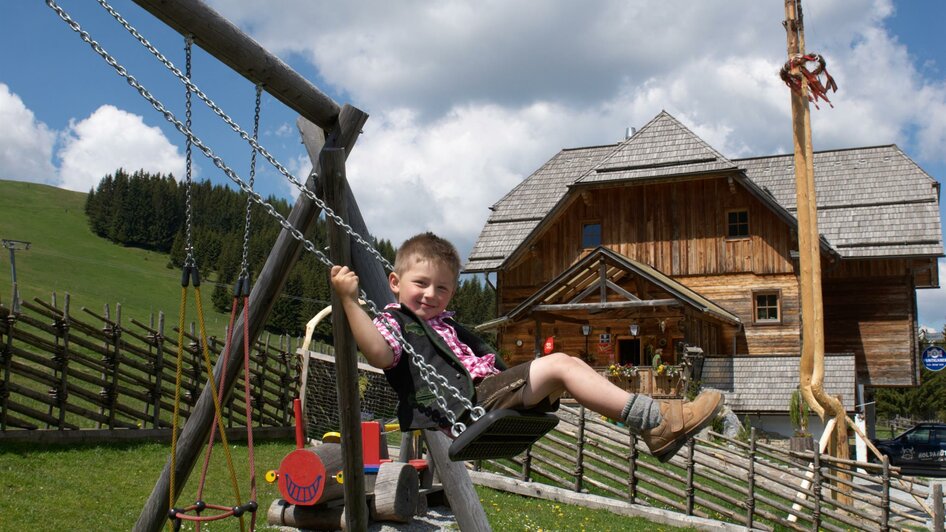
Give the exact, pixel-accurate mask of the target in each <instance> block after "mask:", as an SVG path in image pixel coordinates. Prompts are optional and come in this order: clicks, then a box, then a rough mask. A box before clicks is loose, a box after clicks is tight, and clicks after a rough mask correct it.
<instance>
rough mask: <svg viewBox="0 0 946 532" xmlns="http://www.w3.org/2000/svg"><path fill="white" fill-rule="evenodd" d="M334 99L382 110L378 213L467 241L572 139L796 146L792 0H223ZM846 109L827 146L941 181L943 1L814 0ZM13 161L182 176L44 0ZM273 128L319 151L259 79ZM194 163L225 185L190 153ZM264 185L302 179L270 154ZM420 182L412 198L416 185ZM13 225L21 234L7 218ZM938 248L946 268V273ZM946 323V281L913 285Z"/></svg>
mask: <svg viewBox="0 0 946 532" xmlns="http://www.w3.org/2000/svg"><path fill="white" fill-rule="evenodd" d="M58 2H59V4H60V5H61V6H62V7H63V8H64V9H65V10H66V11H68V12H69V13H70V14H71V15H72V16H73V17H74V18H75V19H76V20H77V22H78V23H79V24H80V25H81V26H82V27H83V28H84V29H86V30H87V31H89V32H90V33H91V34H92V36H93V38H95V39H96V40H98V41H99V42H100V43H101V44H102V45H103V46H104V47H105V48H106V49H107V50H109V52H111V53H112V54H113V55H115V57H116V58H117V59H118V61H119V62H120V63H122V64H123V65H125V66H126V67H127V68H128V69H129V71H130V72H131V73H132V74H133V75H135V76H136V77H137V78H138V79H139V80H141V81H142V82H143V83H144V85H146V86H147V87H148V89H149V90H150V91H151V92H152V93H154V94H155V95H156V96H157V97H158V98H159V99H160V100H161V101H162V102H163V103H164V104H165V105H166V106H167V107H168V108H169V109H171V110H172V112H174V113H175V114H177V115H179V116H183V88H182V85H181V84H180V82H178V81H177V80H176V79H174V78H173V77H172V76H171V75H170V74H169V73H168V72H167V71H166V70H164V69H163V67H162V66H161V65H160V64H159V63H158V62H157V61H156V60H154V59H153V58H151V57H150V55H149V54H148V52H147V51H146V50H144V49H143V48H142V47H141V46H140V45H138V44H137V43H136V42H135V41H134V40H133V39H132V38H131V37H130V36H129V35H128V34H127V33H126V32H125V30H123V29H122V28H121V27H120V26H119V25H118V24H117V23H116V22H115V21H114V20H113V19H112V18H111V17H110V16H109V15H108V14H107V13H106V12H105V11H104V10H103V9H102V8H101V7H100V6H99V5H98V3H96V2H92V1H90V0H58ZM209 3H210V4H211V5H212V6H213V7H214V8H215V9H217V10H218V11H220V12H221V13H222V14H223V15H224V16H226V17H227V18H229V19H230V20H231V21H233V22H234V23H235V24H237V25H239V26H240V27H241V28H243V29H244V30H245V31H247V32H248V33H249V34H251V35H252V36H253V37H254V38H255V39H257V40H258V41H259V42H260V43H261V44H263V45H264V46H265V47H266V48H267V49H269V50H271V51H273V52H274V53H276V54H277V55H279V56H280V57H281V58H282V59H283V60H284V61H286V62H287V63H289V64H290V65H291V66H292V67H293V68H295V69H296V70H297V71H299V72H300V73H301V74H302V75H304V76H305V77H307V78H308V79H310V80H311V81H312V82H313V83H314V84H316V85H317V86H319V87H320V88H321V89H322V90H324V91H325V92H327V93H328V94H330V95H331V96H332V97H333V98H335V99H336V101H338V102H340V103H345V102H349V103H352V104H353V105H355V106H357V107H359V108H361V109H363V110H365V111H367V112H368V113H369V114H370V118H369V120H368V123H367V124H366V126H365V130H364V135H363V136H362V138H361V139H360V140H359V145H358V147H357V148H356V150H355V151H354V152H353V153H352V156H351V158H350V159H349V168H348V175H349V179H350V180H351V183H352V187H353V189H354V190H355V194H356V196H357V197H358V198H359V202H360V204H361V207H362V210H363V212H364V214H365V218H366V220H367V222H368V225H369V227H372V228H373V229H374V230H375V231H376V232H377V236H380V237H383V238H388V239H391V240H393V241H394V242H399V241H401V240H402V239H403V238H405V237H406V236H408V235H410V234H412V233H415V232H417V231H420V230H426V229H431V230H436V231H438V232H439V233H442V234H444V235H445V236H447V237H448V238H450V239H452V240H453V241H455V242H456V243H457V245H458V248H459V249H460V251H461V253H462V254H464V255H465V254H466V253H468V252H469V249H470V248H471V246H472V244H473V242H474V241H475V239H476V236H477V235H478V233H479V230H480V228H481V227H482V225H483V223H484V221H485V219H486V217H487V215H488V212H489V211H488V207H489V206H490V205H491V204H492V203H494V202H495V201H496V200H497V199H499V198H500V197H501V196H502V195H503V194H504V193H505V192H507V191H508V190H509V189H511V188H512V187H513V186H515V184H516V183H518V182H519V181H521V180H522V179H523V178H524V177H526V176H528V175H529V174H530V173H532V172H533V171H534V170H535V169H536V168H538V167H539V166H540V165H541V164H542V163H544V162H545V161H546V160H548V159H549V158H550V157H551V156H552V155H554V154H555V153H556V152H557V151H558V150H559V149H561V148H563V147H577V146H588V145H595V144H604V143H611V142H615V141H617V140H620V139H621V138H622V137H623V135H624V131H625V128H627V127H639V126H640V125H643V124H644V123H646V122H647V121H649V120H650V119H651V118H653V116H655V115H656V114H657V113H659V112H660V111H661V110H667V111H668V112H670V113H671V114H673V115H674V116H675V117H677V118H678V119H679V120H681V121H682V122H683V123H684V124H685V125H687V126H688V127H689V128H690V129H692V130H693V131H694V132H695V133H696V134H698V135H700V136H701V137H702V138H704V139H705V140H707V142H709V143H710V144H711V145H712V146H714V147H715V148H717V149H718V150H720V151H721V152H722V153H723V154H725V155H727V156H729V157H747V156H754V155H768V154H776V153H788V152H789V151H790V149H791V128H790V118H789V113H790V107H789V96H788V92H787V89H786V88H785V87H784V86H783V85H782V84H781V82H780V81H779V80H778V78H777V75H776V74H777V71H778V68H779V67H780V66H781V64H782V63H783V62H784V60H785V34H784V30H783V29H782V26H781V21H782V19H783V18H784V17H783V7H782V6H783V3H782V2H781V1H775V0H773V1H770V2H759V1H758V0H731V1H727V2H723V1H710V2H698V3H694V2H691V1H687V0H647V1H643V0H642V1H636V2H627V1H625V0H611V1H599V2H592V3H576V2H559V3H550V2H543V1H539V0H532V1H517V2H508V1H500V0H480V1H476V2H472V1H455V2H433V3H432V2H422V1H420V0H414V1H403V2H385V1H380V0H377V1H359V2H354V1H353V2H344V3H339V2H326V1H316V0H312V1H310V0H273V1H270V2H258V1H252V0H211V1H209ZM113 6H114V7H115V9H116V10H117V11H118V12H120V13H121V14H122V15H123V16H124V17H125V18H126V19H128V20H129V22H130V23H131V24H132V25H133V26H135V27H136V28H138V29H139V30H140V31H141V32H142V33H143V34H144V35H145V37H146V38H148V39H149V40H150V41H151V42H152V43H153V44H155V45H156V46H157V47H158V48H159V49H160V50H161V51H162V52H163V53H164V54H165V55H166V56H168V58H169V59H170V60H171V61H172V62H174V63H175V64H176V65H179V66H181V67H183V42H182V38H181V37H180V36H179V35H178V34H177V33H175V32H173V31H171V30H170V29H168V28H167V27H165V26H163V25H162V24H161V23H160V22H158V21H156V20H155V19H153V18H152V17H151V16H150V15H149V14H147V13H146V12H145V11H143V10H142V9H141V8H139V7H138V6H137V5H135V4H134V3H133V2H131V1H129V0H113ZM804 7H805V14H806V40H807V46H808V49H809V51H817V52H821V53H822V54H824V55H825V57H827V59H828V61H829V63H828V68H829V70H830V72H831V73H832V75H834V76H835V78H836V79H837V81H838V84H839V86H840V90H839V92H838V93H837V94H834V95H832V101H833V102H834V104H835V108H834V109H831V108H828V107H826V106H822V109H821V110H820V111H815V110H814V109H813V110H812V113H813V115H812V125H813V131H814V144H815V149H819V150H820V149H834V148H846V147H855V146H869V145H878V144H891V143H896V144H897V145H899V146H900V147H901V148H902V149H903V150H904V151H905V152H906V153H907V154H908V155H910V157H912V158H913V160H914V161H916V162H917V163H918V164H919V165H920V166H921V167H922V168H924V169H925V170H926V171H927V172H928V173H929V174H930V175H931V176H932V177H933V178H934V179H937V180H938V181H941V180H943V179H946V52H944V46H943V44H944V43H943V39H942V37H940V36H939V35H938V34H937V33H938V31H939V29H938V28H936V27H935V25H936V24H939V23H941V21H943V20H946V2H942V1H940V0H910V1H890V0H823V1H819V2H813V1H808V2H805V4H804ZM0 44H2V46H0V66H2V68H0V121H2V123H3V124H4V127H3V128H2V130H0V179H16V180H23V181H35V182H42V183H48V184H53V185H56V186H62V187H65V188H70V189H73V190H82V191H87V190H88V189H89V188H91V187H92V186H94V184H95V183H96V182H97V181H98V179H99V178H100V177H101V176H102V175H103V174H104V173H109V172H112V171H114V169H115V168H117V167H119V166H122V167H126V168H132V169H136V168H145V169H146V170H149V171H160V172H173V173H174V174H175V175H178V176H180V175H182V173H183V165H184V163H183V161H184V159H183V140H182V138H181V136H180V134H179V133H177V132H176V131H175V130H174V129H173V128H172V127H171V126H170V125H169V124H168V123H167V122H165V121H164V119H163V118H162V117H161V116H160V115H159V114H157V113H156V112H154V111H153V110H152V109H151V107H150V106H149V105H148V103H147V102H145V101H144V100H143V99H142V98H141V97H140V96H139V95H138V94H137V93H136V92H135V91H134V90H132V89H131V88H130V87H129V86H128V85H127V84H126V83H125V82H124V81H122V80H121V79H120V78H119V77H118V76H117V75H116V74H115V73H114V70H112V69H111V67H109V66H107V65H106V64H105V62H104V61H103V60H102V59H101V58H99V57H98V56H97V55H96V54H95V53H94V52H92V50H91V48H90V47H89V46H88V45H86V44H84V43H83V42H82V41H81V40H80V39H79V38H78V36H77V34H75V33H74V32H73V31H72V30H71V29H69V27H68V26H67V25H66V24H65V23H63V22H62V21H61V20H60V19H59V18H58V17H57V16H56V15H55V13H54V12H53V11H52V10H51V9H50V8H49V7H47V6H46V5H45V3H44V2H41V1H38V0H37V1H29V2H28V1H23V0H20V1H12V2H4V3H3V4H2V7H0ZM194 79H195V81H196V83H197V84H198V85H199V86H200V87H201V88H202V89H203V90H204V91H205V92H206V93H208V95H209V96H210V97H211V98H212V99H213V100H214V101H215V102H216V103H217V104H219V105H220V106H221V107H222V108H223V109H224V110H225V111H226V112H227V113H228V114H230V115H231V116H232V117H233V118H234V119H236V121H237V122H238V123H240V124H241V125H242V126H243V128H244V129H247V130H251V128H252V114H253V93H254V87H253V86H252V85H251V84H250V83H249V82H247V81H246V80H244V79H243V78H241V77H239V76H237V75H235V74H233V73H232V72H230V71H229V70H228V69H227V68H225V67H223V66H222V65H220V64H219V63H217V62H216V60H214V59H213V58H211V57H209V56H207V55H206V54H204V53H203V52H202V51H199V50H197V51H195V55H194ZM261 115H262V118H261V131H262V133H261V141H260V142H261V144H262V145H263V146H264V147H266V148H267V150H269V151H270V152H271V153H273V154H274V155H275V156H276V157H277V158H278V159H279V160H280V161H281V162H282V164H283V165H285V166H286V167H287V168H289V169H290V171H292V172H293V173H294V174H296V175H297V176H301V175H304V174H305V172H307V171H308V169H309V162H308V159H307V157H306V155H305V150H304V149H303V147H302V145H301V144H300V141H299V137H298V133H297V131H296V128H295V114H294V113H292V112H291V111H290V110H288V109H287V108H286V107H284V106H283V105H282V104H281V103H279V102H277V101H275V100H274V99H273V98H271V97H269V96H264V98H263V107H262V113H261ZM194 121H195V122H194V123H195V125H194V130H195V132H196V133H197V134H198V136H200V137H201V138H202V139H204V140H205V141H206V142H207V143H208V144H209V145H210V146H211V147H212V149H213V150H214V151H215V152H217V153H219V154H220V155H222V156H223V158H224V160H226V161H227V164H228V165H230V166H231V167H232V168H233V169H234V170H235V171H236V172H237V173H238V174H240V175H241V176H242V177H244V178H246V177H247V176H248V167H249V149H248V147H247V146H246V144H245V143H244V142H242V141H240V140H239V138H238V137H237V136H236V135H235V134H234V133H232V132H231V131H230V130H229V128H227V126H226V125H224V124H223V123H222V122H221V121H220V120H218V119H216V118H215V117H213V116H212V115H211V113H210V112H209V111H207V109H206V108H205V107H204V106H203V105H202V104H199V103H195V115H194ZM195 164H196V177H197V178H199V179H204V178H206V179H211V180H213V181H215V182H224V181H226V177H225V176H223V175H222V174H221V172H219V171H218V170H216V169H215V168H214V167H213V166H212V164H210V162H209V161H207V160H206V159H204V158H203V157H202V156H200V155H198V156H197V157H196V158H195ZM257 188H258V190H259V191H260V192H261V193H263V194H264V195H266V194H274V195H277V196H282V197H293V195H294V191H293V190H292V186H291V185H290V184H289V183H288V182H287V181H286V180H285V179H283V178H282V177H281V176H280V175H279V174H278V172H276V171H275V170H274V169H273V168H272V167H271V166H270V165H268V164H267V163H262V162H261V164H260V165H259V170H258V171H257ZM404 198H407V199H406V200H405V199H404ZM4 236H5V235H4ZM944 262H946V261H940V263H941V264H940V271H941V278H944V279H946V271H944V265H943V263H944ZM918 307H919V312H920V322H921V324H922V325H925V326H930V327H934V328H936V329H942V327H943V323H944V321H946V291H944V290H942V289H940V290H923V291H920V292H919V296H918Z"/></svg>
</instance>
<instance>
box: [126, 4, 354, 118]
mask: <svg viewBox="0 0 946 532" xmlns="http://www.w3.org/2000/svg"><path fill="white" fill-rule="evenodd" d="M134 2H135V3H136V4H138V5H139V6H141V7H142V8H144V9H145V10H147V11H148V12H149V13H151V14H152V15H154V16H155V17H156V18H158V19H160V20H161V21H163V22H164V23H165V24H167V25H168V26H170V27H171V28H173V29H174V30H176V31H177V32H178V33H180V34H181V35H184V36H192V37H193V38H194V42H195V43H196V44H197V45H198V46H200V47H201V48H202V49H203V50H204V51H206V52H207V53H209V54H210V55H212V56H214V57H216V58H217V59H218V60H219V61H220V62H222V63H224V64H225V65H227V66H229V67H230V68H232V69H233V70H234V71H235V72H238V73H239V74H240V75H242V76H243V77H245V78H246V79H248V80H250V81H251V82H253V84H262V85H263V87H264V89H265V90H266V92H268V93H269V94H271V95H272V96H273V97H274V98H276V99H277V100H279V101H281V102H282V103H284V104H286V105H287V106H288V107H290V108H291V109H292V110H294V111H296V112H297V113H299V114H300V115H302V116H304V117H305V118H307V119H308V120H310V121H312V122H313V123H315V124H316V125H318V126H319V127H321V128H322V129H325V130H329V129H332V128H333V127H334V126H335V124H336V123H337V122H338V120H339V118H338V116H339V112H340V108H339V105H338V104H337V103H336V102H335V101H334V100H333V99H332V98H330V97H329V96H328V95H326V94H325V93H323V92H322V91H321V90H319V89H318V88H317V87H316V86H315V85H313V84H312V83H310V82H309V80H307V79H305V78H304V77H302V76H301V75H300V74H299V73H298V72H296V71H295V70H293V69H292V68H290V67H289V66H288V65H287V64H286V63H284V62H283V61H282V60H281V59H279V58H278V57H276V56H275V55H273V54H271V53H270V52H269V51H267V50H266V49H265V48H263V47H262V46H261V45H260V44H259V43H258V42H256V41H255V40H253V38H251V37H250V36H249V35H247V34H246V33H244V32H243V30H241V29H240V28H238V27H237V26H236V25H234V24H233V23H232V22H230V21H229V20H227V19H226V18H224V17H222V16H221V15H220V14H219V13H217V12H216V11H214V10H213V9H211V8H210V6H208V5H207V4H205V3H204V2H202V1H201V0H134Z"/></svg>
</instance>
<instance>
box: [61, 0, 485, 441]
mask: <svg viewBox="0 0 946 532" xmlns="http://www.w3.org/2000/svg"><path fill="white" fill-rule="evenodd" d="M102 1H103V0H99V2H100V3H102ZM46 4H47V5H48V6H49V7H50V8H52V9H53V10H54V11H55V12H56V13H57V14H58V15H59V17H60V18H61V19H62V20H63V21H64V22H65V23H66V24H67V25H69V27H70V28H72V30H73V31H75V32H76V33H78V34H79V36H80V38H81V39H82V40H83V41H84V42H86V43H87V44H88V45H89V46H91V47H92V49H93V50H94V51H95V52H96V53H97V54H99V56H101V57H102V59H103V60H104V61H105V62H106V63H108V64H109V65H110V66H111V67H112V68H114V69H115V71H116V73H117V74H118V75H119V76H122V77H123V78H124V79H125V81H126V82H127V83H128V84H129V85H131V86H132V88H134V89H135V90H136V91H137V92H138V93H139V94H140V95H141V96H142V97H143V98H144V99H145V100H147V101H148V103H149V104H151V107H152V108H154V110H156V111H157V112H159V113H161V115H162V116H164V118H165V120H167V121H168V122H170V123H171V124H172V125H174V127H175V129H177V130H178V131H179V132H180V133H182V134H183V135H185V136H186V137H188V139H189V140H190V141H192V142H193V145H194V146H196V147H197V149H199V150H200V151H201V152H202V153H203V154H204V155H205V156H206V157H207V158H208V159H210V160H211V161H212V162H213V164H214V166H216V167H217V168H218V169H220V170H221V171H223V173H224V174H225V175H226V176H227V177H228V178H229V179H230V180H231V181H233V182H234V183H235V184H236V185H237V186H239V187H240V189H241V190H243V191H244V192H246V193H247V194H248V195H249V196H250V198H251V199H252V200H253V201H255V202H256V203H257V204H259V205H260V206H261V207H263V208H264V209H265V211H266V213H267V214H269V215H270V216H272V217H273V218H275V219H276V220H277V221H278V223H279V225H280V226H281V227H282V228H283V229H285V230H286V231H287V232H288V233H289V234H290V235H291V236H292V237H293V238H295V239H296V240H298V241H299V242H300V243H302V245H303V248H304V249H305V250H306V251H308V252H310V253H312V254H314V255H315V256H316V258H318V260H319V261H320V262H322V264H324V265H326V266H328V267H329V268H331V267H332V266H334V265H335V264H334V263H333V262H332V261H331V259H329V258H328V257H327V256H326V255H325V254H324V253H323V252H321V251H320V250H319V249H318V248H317V247H316V246H315V244H313V243H312V242H311V241H309V240H308V239H306V238H305V235H303V234H302V232H301V231H299V230H298V229H297V228H295V227H294V226H293V225H292V224H291V223H289V221H288V220H287V219H286V218H285V217H284V216H282V215H281V214H280V213H279V212H278V211H277V210H276V208H275V207H273V206H272V205H271V204H269V203H268V202H266V201H265V200H264V199H263V198H262V196H260V195H259V194H258V193H256V192H255V191H253V189H252V188H250V187H249V186H248V185H247V184H246V183H245V182H244V181H243V180H242V179H241V178H240V177H239V176H238V175H237V174H236V172H234V171H233V170H232V169H231V168H230V167H229V166H227V164H226V163H225V162H224V161H223V159H222V158H221V157H220V156H218V155H217V154H216V153H214V151H213V150H212V149H210V148H209V147H208V146H207V145H206V144H204V143H203V141H202V140H201V139H200V138H199V137H197V136H196V135H195V134H194V133H193V132H192V131H191V130H190V128H189V127H187V126H185V125H184V124H183V123H181V121H180V120H178V119H177V117H176V116H174V114H173V113H172V112H171V111H169V110H168V109H167V108H166V107H164V105H163V104H162V103H161V102H160V101H159V100H158V99H157V98H155V97H154V96H153V95H152V94H151V93H150V92H149V91H148V89H147V88H145V87H144V86H143V85H142V84H141V83H140V82H138V80H137V79H136V78H135V77H134V76H132V75H131V74H129V73H128V71H127V70H126V69H125V67H124V66H122V65H121V64H120V63H118V61H116V60H115V58H114V57H113V56H112V55H111V54H109V53H108V51H106V50H105V49H104V48H103V47H102V46H101V45H100V44H99V43H98V42H97V41H95V40H94V39H92V37H91V36H90V35H89V33H88V32H87V31H85V30H83V29H82V28H81V26H80V25H79V24H78V23H77V22H76V21H74V20H73V19H72V18H71V17H70V16H69V15H68V13H66V12H65V11H63V10H62V8H60V7H59V6H58V5H57V4H56V3H55V1H54V0H46ZM126 28H130V26H127V25H126ZM132 29H133V28H132ZM134 33H135V34H137V31H135V32H134ZM142 39H143V38H140V39H139V40H142ZM148 46H149V47H150V45H148ZM149 49H153V47H150V48H149ZM161 58H163V56H161ZM162 62H163V63H165V64H166V65H169V67H170V68H171V69H172V71H173V72H174V73H175V74H176V75H178V77H179V78H180V79H181V80H182V81H183V82H185V84H186V85H188V86H189V87H190V88H192V90H194V93H195V94H197V95H198V96H199V97H201V99H202V100H204V102H205V103H208V105H211V106H212V108H213V109H214V111H215V112H216V113H217V114H218V116H220V117H221V118H222V119H224V121H226V122H227V123H228V125H230V126H231V128H233V129H234V130H235V131H238V132H239V133H240V136H241V137H242V138H244V139H245V140H248V141H250V143H251V145H253V146H254V149H256V151H258V152H259V153H260V154H261V155H263V156H264V157H265V158H266V159H267V160H268V161H270V163H272V164H273V165H274V166H276V167H277V169H279V170H280V172H281V173H282V174H283V175H284V176H285V177H287V178H288V179H289V180H290V181H292V182H293V183H294V184H296V185H297V186H299V185H298V181H297V180H295V178H293V177H292V176H291V174H289V173H288V171H286V170H285V168H284V167H283V166H282V165H281V164H279V163H278V162H277V161H275V160H274V159H273V158H272V156H271V155H269V153H268V152H266V150H265V149H264V148H263V147H262V146H259V144H257V143H255V142H253V141H252V140H251V139H250V138H249V136H248V135H247V134H246V132H245V131H243V130H242V129H241V128H240V127H239V126H238V125H236V124H235V123H234V122H233V121H232V119H230V118H229V117H228V116H226V115H225V114H223V112H222V111H220V110H219V108H218V107H216V105H214V104H212V102H210V101H209V99H207V98H206V96H205V95H203V93H202V92H201V91H200V90H199V89H198V88H197V87H196V86H194V85H193V84H192V83H191V82H190V79H189V77H184V76H183V74H180V70H178V69H177V68H176V67H173V65H171V64H170V62H166V59H165V60H163V61H162ZM300 190H301V191H303V192H304V193H305V194H306V195H307V197H310V199H312V200H313V201H315V202H316V203H317V204H320V205H322V206H323V207H322V208H323V210H324V211H325V212H326V215H328V213H329V212H331V213H332V216H331V217H332V219H333V221H335V223H336V224H337V225H338V226H339V227H340V228H342V230H344V231H345V232H346V233H347V234H348V235H349V236H351V237H352V238H354V239H355V240H356V241H357V242H359V243H360V244H361V245H362V246H363V247H364V248H365V249H367V250H369V251H370V252H372V254H373V255H374V256H375V257H376V258H378V259H379V261H380V262H381V263H382V264H384V265H385V266H387V268H388V269H389V270H390V269H392V268H391V265H390V263H389V262H388V261H387V260H386V259H385V258H384V257H382V256H381V255H380V253H379V252H378V251H377V250H375V249H374V247H373V246H371V245H370V244H369V243H368V242H367V241H365V240H364V238H362V237H361V236H360V235H359V234H358V233H357V232H355V231H354V229H352V228H351V226H349V225H348V224H345V223H344V222H343V221H341V219H340V218H339V217H338V216H337V215H335V214H334V212H332V211H331V209H328V207H325V206H324V202H322V201H321V200H320V199H318V198H316V197H315V196H314V194H313V193H312V191H310V190H309V189H308V188H306V187H305V186H301V188H300ZM360 296H361V298H362V299H364V300H365V301H366V302H367V305H368V308H369V311H370V312H371V314H372V315H374V316H377V315H379V314H380V313H381V311H380V310H378V307H377V305H376V304H375V303H374V302H373V301H372V300H370V299H369V298H368V297H367V295H366V294H365V291H364V290H360ZM391 332H392V334H393V336H394V337H395V339H396V340H397V341H398V342H399V343H401V344H402V346H403V348H404V349H405V350H407V352H408V354H410V356H411V361H412V362H414V364H415V365H416V366H417V367H418V370H419V371H420V373H421V378H422V379H423V380H424V382H425V383H426V384H428V385H431V386H432V391H433V392H434V396H435V397H436V399H437V404H438V406H440V407H441V408H442V409H443V410H444V411H445V415H446V417H447V419H448V420H449V421H450V423H451V424H452V433H453V435H454V436H457V435H459V434H460V433H462V432H463V431H464V430H465V429H466V426H465V425H464V424H463V423H460V422H458V421H457V419H456V415H455V414H454V413H453V412H452V411H451V410H450V409H448V408H447V405H446V399H445V398H444V397H443V393H442V391H443V390H444V389H445V390H447V391H448V392H450V393H451V395H453V396H454V397H456V398H457V399H458V400H459V401H460V403H461V404H462V405H463V406H464V408H466V409H467V410H469V411H470V418H471V420H473V421H476V420H477V419H479V418H480V417H481V416H482V415H483V414H484V413H485V411H484V410H483V408H482V407H480V406H475V405H473V404H472V402H471V401H470V400H469V399H468V398H466V397H465V396H463V394H462V393H460V390H459V389H457V388H456V387H455V386H453V385H451V384H449V381H448V380H447V378H446V377H444V376H443V375H440V373H439V372H438V371H437V370H436V368H435V367H434V366H433V365H432V364H429V363H427V362H426V361H424V360H423V358H422V357H421V356H420V355H419V354H418V353H417V352H416V351H415V350H414V348H413V347H412V346H411V345H410V344H409V343H408V342H406V341H405V340H404V337H403V336H402V335H401V333H400V331H397V330H392V331H391Z"/></svg>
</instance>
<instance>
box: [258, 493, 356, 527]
mask: <svg viewBox="0 0 946 532" xmlns="http://www.w3.org/2000/svg"><path fill="white" fill-rule="evenodd" d="M266 522H267V523H269V524H270V525H273V526H290V527H294V528H302V529H307V530H347V529H346V528H345V507H344V506H325V505H316V506H301V505H297V504H289V503H288V502H286V501H284V500H282V499H276V500H275V501H273V503H272V504H271V505H269V511H267V512H266Z"/></svg>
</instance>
